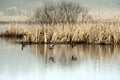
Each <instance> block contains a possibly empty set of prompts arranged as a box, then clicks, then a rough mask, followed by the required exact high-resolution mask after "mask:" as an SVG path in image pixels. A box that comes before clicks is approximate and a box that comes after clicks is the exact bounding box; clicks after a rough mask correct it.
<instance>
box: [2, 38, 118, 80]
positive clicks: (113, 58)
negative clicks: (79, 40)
mask: <svg viewBox="0 0 120 80" xmlns="http://www.w3.org/2000/svg"><path fill="white" fill-rule="evenodd" d="M5 41H6V42H5ZM50 46H51V45H47V44H45V45H44V44H32V45H26V44H25V45H23V44H15V43H13V40H7V39H6V40H1V39H0V80H51V79H52V80H80V79H81V80H120V76H119V74H120V46H119V45H116V46H113V45H104V46H102V45H74V46H73V45H69V44H68V45H64V44H63V45H62V44H56V45H54V46H53V47H52V48H51V47H50Z"/></svg>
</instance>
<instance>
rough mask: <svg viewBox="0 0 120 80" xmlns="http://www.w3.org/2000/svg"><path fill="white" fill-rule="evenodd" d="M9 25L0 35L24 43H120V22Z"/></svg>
mask: <svg viewBox="0 0 120 80" xmlns="http://www.w3.org/2000/svg"><path fill="white" fill-rule="evenodd" d="M21 26H23V25H9V28H7V29H6V30H5V31H4V32H2V33H1V35H0V36H1V37H9V38H16V39H19V41H18V42H25V43H84V44H120V23H115V22H111V23H108V24H107V23H106V24H104V23H94V24H90V23H84V24H75V25H70V24H65V25H63V24H56V25H31V26H29V27H28V26H27V27H26V26H24V27H21Z"/></svg>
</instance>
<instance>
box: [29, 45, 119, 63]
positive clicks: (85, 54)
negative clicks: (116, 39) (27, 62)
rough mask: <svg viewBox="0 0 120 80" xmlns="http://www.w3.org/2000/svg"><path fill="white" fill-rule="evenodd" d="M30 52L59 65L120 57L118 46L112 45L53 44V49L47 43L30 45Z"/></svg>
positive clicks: (46, 61)
mask: <svg viewBox="0 0 120 80" xmlns="http://www.w3.org/2000/svg"><path fill="white" fill-rule="evenodd" d="M31 47H32V53H33V54H34V56H35V57H36V58H39V59H42V60H43V61H44V62H45V63H49V62H53V63H57V64H61V65H70V64H72V63H77V64H78V65H79V64H80V63H81V62H94V63H98V64H100V63H113V62H114V60H115V62H116V63H117V62H118V61H117V60H116V59H120V56H119V55H120V53H119V52H120V46H113V45H104V46H102V45H76V46H75V47H72V46H71V45H55V46H54V48H53V49H50V48H49V45H43V44H39V45H32V46H31Z"/></svg>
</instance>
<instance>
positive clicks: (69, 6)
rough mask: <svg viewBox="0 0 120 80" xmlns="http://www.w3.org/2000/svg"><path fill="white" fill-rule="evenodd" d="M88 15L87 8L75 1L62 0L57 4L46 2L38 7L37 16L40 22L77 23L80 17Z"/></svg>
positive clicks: (82, 18)
mask: <svg viewBox="0 0 120 80" xmlns="http://www.w3.org/2000/svg"><path fill="white" fill-rule="evenodd" d="M87 15H88V11H87V9H86V8H84V7H82V6H80V5H79V4H77V3H73V2H65V1H64V2H60V3H57V4H46V3H45V4H44V6H43V7H41V8H37V10H36V11H35V17H36V18H37V21H38V22H39V23H45V24H52V23H53V24H56V23H64V24H66V23H69V24H73V23H76V22H77V20H78V17H79V16H81V21H83V20H84V18H85V17H86V16H87Z"/></svg>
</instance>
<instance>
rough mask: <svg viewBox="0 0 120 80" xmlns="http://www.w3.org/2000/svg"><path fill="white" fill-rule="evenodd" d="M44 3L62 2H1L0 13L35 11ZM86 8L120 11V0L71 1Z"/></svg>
mask: <svg viewBox="0 0 120 80" xmlns="http://www.w3.org/2000/svg"><path fill="white" fill-rule="evenodd" d="M44 1H46V2H48V1H49V2H50V1H61V0H0V11H2V10H5V9H7V8H9V7H17V8H19V9H23V10H35V9H36V8H37V7H38V6H40V5H41V4H42V3H43V2H44ZM71 1H75V2H77V3H80V4H81V5H83V6H85V7H86V8H88V9H89V10H91V11H101V10H103V11H106V10H109V11H111V10H120V0H71Z"/></svg>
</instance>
